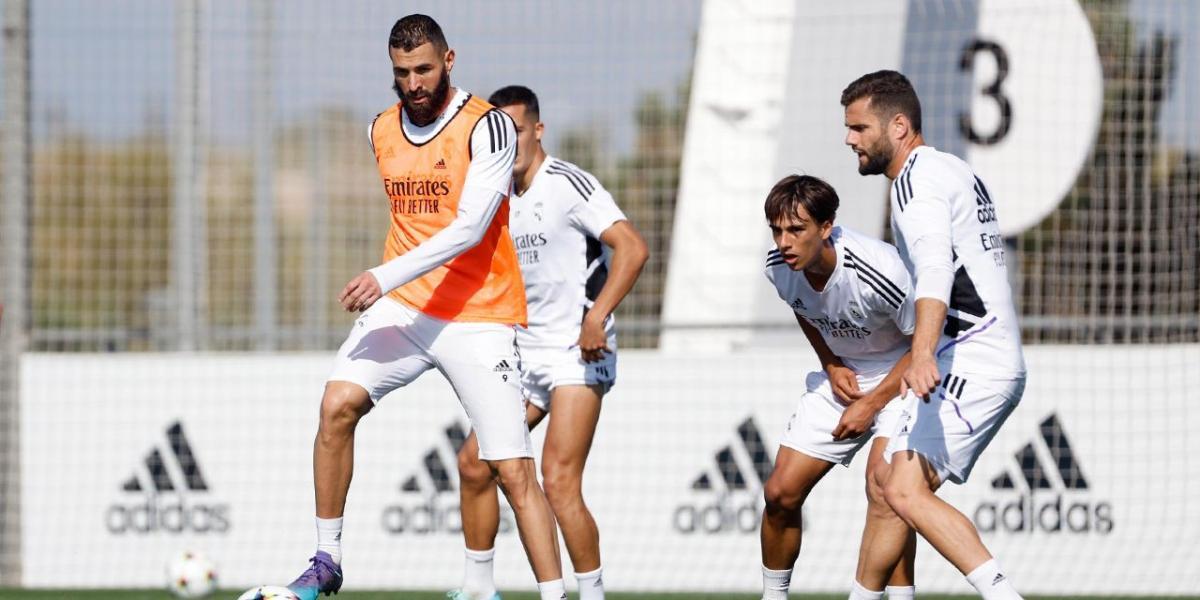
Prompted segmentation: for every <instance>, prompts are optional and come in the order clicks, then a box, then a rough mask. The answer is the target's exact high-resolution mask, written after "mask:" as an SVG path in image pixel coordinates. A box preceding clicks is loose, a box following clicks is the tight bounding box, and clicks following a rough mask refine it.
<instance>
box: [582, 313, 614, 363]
mask: <svg viewBox="0 0 1200 600" xmlns="http://www.w3.org/2000/svg"><path fill="white" fill-rule="evenodd" d="M592 314H593V313H591V312H589V313H587V315H585V316H584V317H583V324H582V325H581V326H580V328H579V344H578V345H579V355H580V356H581V357H583V361H584V362H590V363H591V362H598V361H601V360H604V353H605V352H612V348H609V347H608V336H607V335H606V334H605V332H604V320H602V319H598V318H595V317H593V316H592Z"/></svg>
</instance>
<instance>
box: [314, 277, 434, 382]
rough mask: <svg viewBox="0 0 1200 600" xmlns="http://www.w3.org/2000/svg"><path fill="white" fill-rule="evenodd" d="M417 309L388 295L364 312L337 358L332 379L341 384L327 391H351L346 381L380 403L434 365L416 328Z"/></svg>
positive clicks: (355, 323)
mask: <svg viewBox="0 0 1200 600" xmlns="http://www.w3.org/2000/svg"><path fill="white" fill-rule="evenodd" d="M415 313H416V311H413V310H412V309H409V308H407V307H404V306H400V305H398V304H397V303H395V302H393V301H390V300H388V299H386V298H384V299H380V300H379V301H378V302H376V303H375V304H374V305H372V306H371V308H369V309H367V311H366V312H364V313H363V314H362V315H360V316H359V318H358V319H357V320H356V321H355V322H354V325H353V326H351V329H350V333H349V334H348V335H347V336H346V340H345V341H344V342H342V345H341V347H340V348H339V349H338V352H337V355H336V357H335V358H334V366H333V371H332V373H330V375H329V380H328V382H329V383H330V384H335V383H337V384H339V385H336V386H332V387H327V388H326V395H327V396H328V395H329V393H330V392H331V391H332V392H345V393H349V392H346V390H345V386H343V385H340V384H342V383H346V384H352V385H354V386H357V387H358V388H361V389H363V390H365V391H366V392H367V395H368V396H369V397H370V400H371V401H372V402H375V403H377V402H379V401H380V400H381V399H383V397H384V396H386V395H387V394H388V393H390V392H392V391H393V390H396V389H399V388H401V387H404V386H406V385H408V384H409V383H412V382H413V381H414V380H416V379H417V377H419V376H420V375H421V374H422V373H424V372H425V371H428V370H429V369H431V368H433V366H434V363H433V360H432V358H431V356H430V355H429V352H428V348H426V347H425V346H424V345H423V344H422V343H421V342H420V341H419V340H420V336H418V335H416V332H415V331H414V328H415V325H414V318H415V316H416V315H415ZM323 404H324V403H323Z"/></svg>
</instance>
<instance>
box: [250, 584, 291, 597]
mask: <svg viewBox="0 0 1200 600" xmlns="http://www.w3.org/2000/svg"><path fill="white" fill-rule="evenodd" d="M238 600H300V598H299V597H297V596H296V594H295V593H293V592H292V590H289V589H287V588H285V587H280V586H278V585H260V586H258V587H256V588H251V589H248V590H246V593H244V594H242V595H241V596H238Z"/></svg>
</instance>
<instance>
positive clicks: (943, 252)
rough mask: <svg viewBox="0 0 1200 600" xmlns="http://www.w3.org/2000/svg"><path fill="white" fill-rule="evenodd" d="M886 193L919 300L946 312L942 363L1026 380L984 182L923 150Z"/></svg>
mask: <svg viewBox="0 0 1200 600" xmlns="http://www.w3.org/2000/svg"><path fill="white" fill-rule="evenodd" d="M890 194H891V202H892V207H891V208H892V234H893V237H895V240H896V247H897V248H898V249H899V251H900V257H901V258H902V259H903V260H904V263H905V265H906V266H907V267H908V270H909V272H910V273H911V274H912V277H913V281H914V287H915V289H916V294H915V295H916V298H925V297H929V298H936V299H938V300H941V301H943V302H945V303H946V305H947V306H948V307H949V311H948V312H947V316H946V324H945V328H944V331H943V333H944V334H945V336H946V338H945V339H943V340H942V341H941V342H940V343H939V344H938V350H937V357H938V359H939V362H943V363H948V364H949V365H950V368H951V369H953V371H954V372H955V373H980V374H985V375H991V376H996V377H1001V378H1009V377H1016V376H1019V375H1021V374H1023V373H1024V372H1025V358H1024V355H1023V353H1022V351H1021V329H1020V327H1019V326H1018V324H1017V315H1016V310H1015V309H1014V308H1013V300H1012V289H1011V287H1010V286H1009V283H1008V272H1007V269H1006V268H1005V264H1004V261H1005V257H1004V239H1003V237H1002V236H1001V235H1000V227H999V224H998V223H997V222H996V210H995V204H994V202H993V199H992V197H991V194H990V193H989V192H988V189H987V186H985V185H984V183H983V180H981V179H980V178H979V177H978V176H977V175H975V172H974V171H972V170H971V167H970V165H968V164H967V163H965V162H963V161H962V160H961V159H959V158H958V157H957V156H954V155H953V154H948V153H946V152H939V151H938V150H937V149H935V148H933V147H931V146H920V147H918V148H916V149H915V150H913V151H912V153H911V154H910V155H909V157H908V160H907V161H906V162H905V164H904V168H903V169H902V170H901V171H900V174H899V175H898V176H897V177H896V180H895V181H893V182H892V188H891V192H890ZM951 280H952V281H953V283H951Z"/></svg>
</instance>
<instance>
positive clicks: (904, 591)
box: [883, 585, 917, 600]
mask: <svg viewBox="0 0 1200 600" xmlns="http://www.w3.org/2000/svg"><path fill="white" fill-rule="evenodd" d="M883 591H884V592H885V593H887V597H888V600H913V598H916V597H917V588H916V587H914V586H911V585H889V586H887V587H885V588H883Z"/></svg>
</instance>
